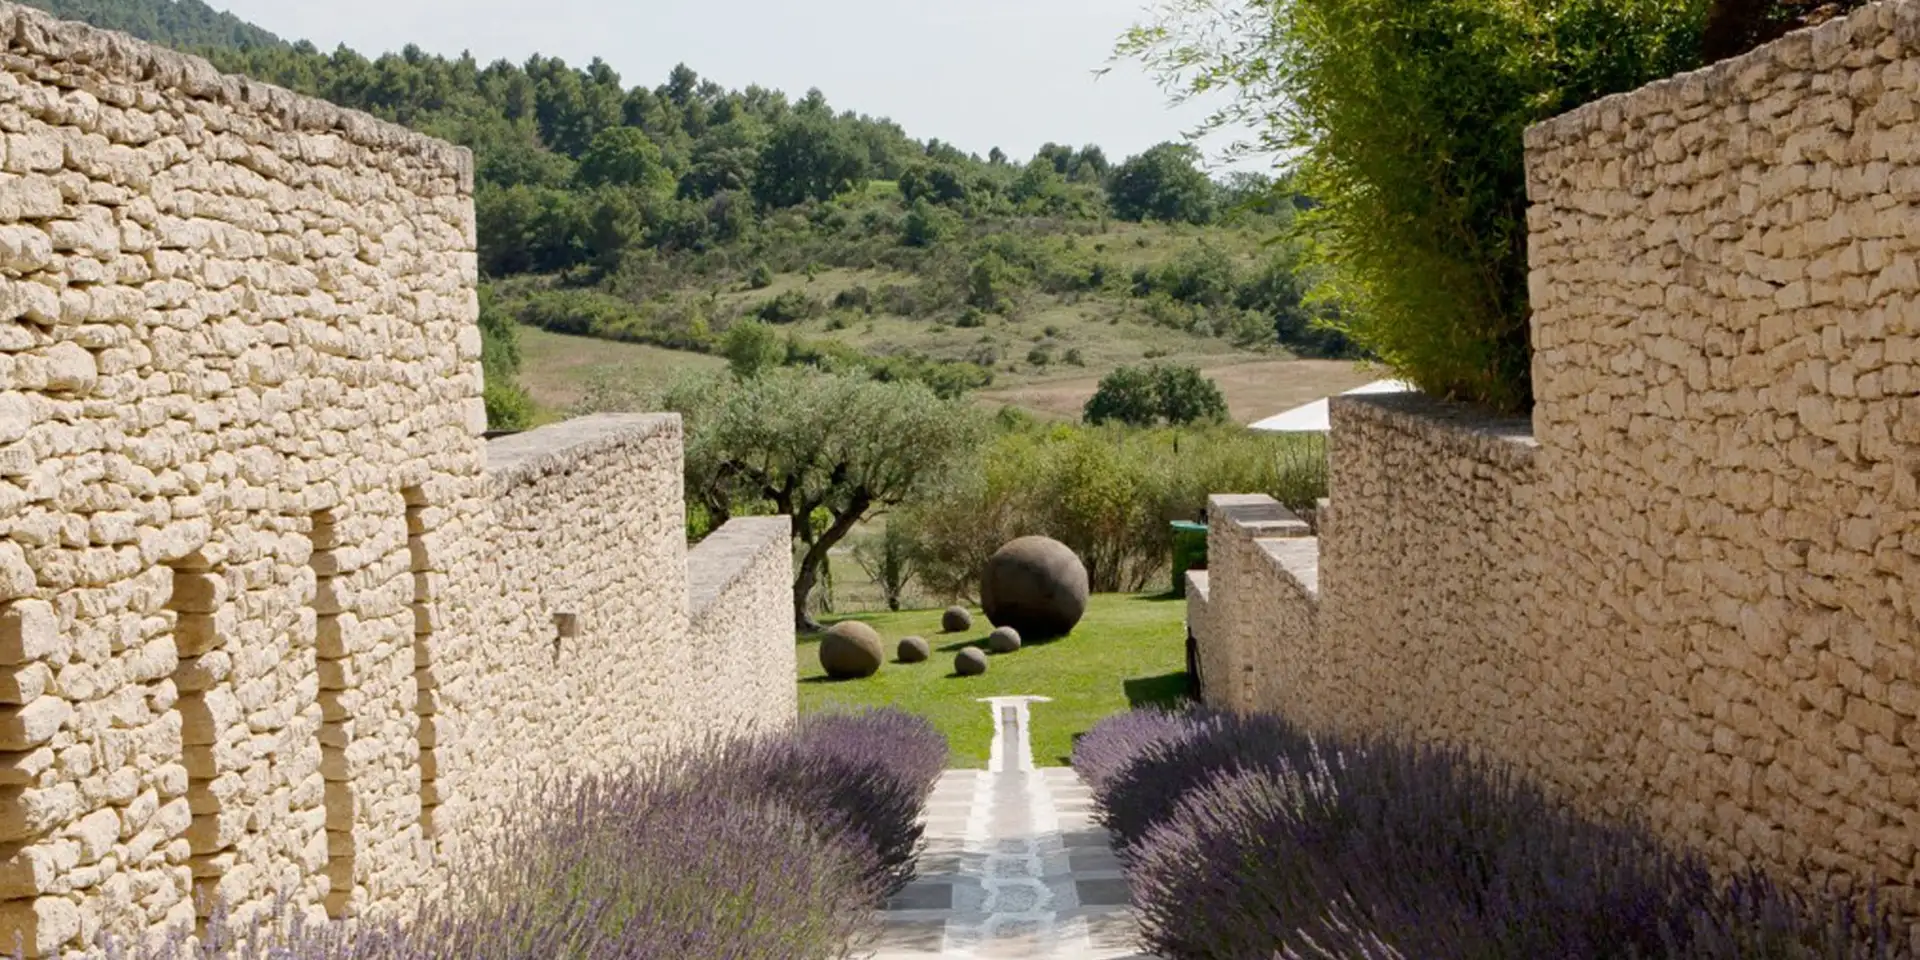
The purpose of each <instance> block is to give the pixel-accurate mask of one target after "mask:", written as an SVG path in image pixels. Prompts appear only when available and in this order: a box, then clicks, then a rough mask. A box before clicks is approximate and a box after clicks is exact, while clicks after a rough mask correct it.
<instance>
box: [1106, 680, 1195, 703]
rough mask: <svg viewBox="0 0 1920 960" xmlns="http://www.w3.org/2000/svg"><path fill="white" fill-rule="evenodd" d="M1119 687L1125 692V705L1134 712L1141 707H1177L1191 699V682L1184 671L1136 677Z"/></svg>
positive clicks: (1123, 682)
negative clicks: (1128, 705)
mask: <svg viewBox="0 0 1920 960" xmlns="http://www.w3.org/2000/svg"><path fill="white" fill-rule="evenodd" d="M1120 686H1121V688H1122V689H1124V690H1126V692H1127V703H1128V704H1130V705H1131V706H1132V707H1133V708H1134V709H1136V710H1137V709H1139V708H1141V707H1177V706H1180V705H1181V704H1183V703H1185V702H1187V701H1188V700H1190V699H1192V692H1191V691H1192V686H1191V681H1190V680H1189V679H1188V677H1187V672H1186V671H1185V670H1181V671H1179V672H1177V673H1163V674H1161V675H1160V676H1157V677H1136V678H1134V679H1132V680H1125V681H1122V682H1121V684H1120Z"/></svg>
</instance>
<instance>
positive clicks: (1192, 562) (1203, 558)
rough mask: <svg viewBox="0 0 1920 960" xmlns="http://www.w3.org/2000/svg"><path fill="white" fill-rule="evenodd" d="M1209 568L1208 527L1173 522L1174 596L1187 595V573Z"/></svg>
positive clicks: (1178, 521) (1188, 521) (1189, 522)
mask: <svg viewBox="0 0 1920 960" xmlns="http://www.w3.org/2000/svg"><path fill="white" fill-rule="evenodd" d="M1206 568H1207V525H1206V524H1204V523H1194V522H1192V521H1190V520H1175V521H1173V595H1174V596H1176V597H1184V596H1186V595H1187V571H1188V570H1205V569H1206Z"/></svg>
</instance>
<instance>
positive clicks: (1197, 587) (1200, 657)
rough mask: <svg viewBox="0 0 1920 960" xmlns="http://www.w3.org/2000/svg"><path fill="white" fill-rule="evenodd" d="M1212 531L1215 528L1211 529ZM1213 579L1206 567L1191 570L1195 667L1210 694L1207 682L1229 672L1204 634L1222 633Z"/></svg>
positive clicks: (1189, 607) (1217, 648)
mask: <svg viewBox="0 0 1920 960" xmlns="http://www.w3.org/2000/svg"><path fill="white" fill-rule="evenodd" d="M1209 533H1211V531H1209ZM1212 594H1213V581H1212V579H1211V578H1210V576H1209V575H1208V573H1207V571H1205V570H1188V571H1187V636H1189V637H1192V638H1193V639H1194V647H1195V649H1194V653H1195V661H1194V665H1193V666H1194V670H1195V671H1196V672H1197V673H1198V674H1199V677H1198V679H1199V681H1200V689H1201V696H1202V697H1203V698H1205V697H1207V696H1208V691H1207V689H1206V685H1207V684H1208V683H1210V682H1212V681H1213V678H1215V677H1221V676H1225V671H1226V667H1225V665H1223V664H1222V663H1221V662H1220V661H1221V655H1220V646H1219V645H1218V644H1213V643H1205V642H1203V639H1204V638H1207V637H1213V636H1217V635H1218V628H1217V627H1215V626H1214V624H1215V622H1216V621H1215V619H1214V615H1213V605H1212V603H1211V602H1210V600H1211V598H1212Z"/></svg>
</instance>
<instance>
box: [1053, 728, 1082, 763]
mask: <svg viewBox="0 0 1920 960" xmlns="http://www.w3.org/2000/svg"><path fill="white" fill-rule="evenodd" d="M1086 735H1087V734H1086V731H1084V730H1083V731H1081V732H1079V733H1076V734H1074V735H1073V736H1071V737H1068V738H1067V754H1066V756H1063V757H1054V758H1053V759H1054V761H1055V762H1057V763H1059V764H1060V765H1061V766H1063V767H1071V766H1073V751H1075V750H1077V749H1079V748H1080V738H1081V737H1084V736H1086Z"/></svg>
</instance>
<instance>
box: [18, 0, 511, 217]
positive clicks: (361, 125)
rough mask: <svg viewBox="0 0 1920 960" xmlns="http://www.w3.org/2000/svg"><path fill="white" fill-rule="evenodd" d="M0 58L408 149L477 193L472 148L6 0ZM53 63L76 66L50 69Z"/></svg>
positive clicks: (57, 76)
mask: <svg viewBox="0 0 1920 960" xmlns="http://www.w3.org/2000/svg"><path fill="white" fill-rule="evenodd" d="M0 56H4V57H5V58H6V60H7V66H8V67H9V68H11V69H15V70H19V71H21V72H24V73H28V74H32V75H36V76H37V77H38V78H39V79H42V80H45V81H47V82H49V83H53V84H55V85H57V86H64V87H75V86H81V83H80V80H81V79H82V76H83V75H84V73H91V74H94V75H96V76H98V77H100V78H102V79H104V80H106V81H108V82H111V83H124V84H128V85H152V86H153V87H154V88H156V89H158V90H160V91H161V92H163V93H168V92H171V93H177V94H179V95H181V96H184V97H187V98H190V99H194V100H202V101H206V102H210V103H215V104H219V105H221V106H224V107H229V108H233V109H236V110H243V111H246V112H248V113H252V114H256V115H263V116H266V117H270V118H272V119H274V120H277V121H279V122H280V123H281V124H282V125H283V126H284V127H285V129H287V130H289V131H298V132H308V133H331V134H335V135H337V136H339V137H341V138H343V139H345V140H346V141H348V142H349V143H353V144H356V145H358V146H362V147H367V148H370V149H374V150H380V151H383V152H398V153H404V154H408V155H411V156H414V157H417V158H419V159H421V160H424V161H426V162H428V163H431V164H434V165H436V166H439V167H441V168H442V169H444V170H446V171H447V172H448V173H449V174H452V175H453V176H454V177H455V178H456V179H458V181H459V183H460V189H461V191H462V192H463V193H469V194H470V193H472V192H473V152H472V151H471V150H469V149H467V148H466V147H459V146H455V145H453V144H451V143H448V142H446V141H445V140H440V139H438V138H435V137H429V136H427V135H426V134H423V133H417V132H415V131H413V130H409V129H407V128H406V127H403V126H400V125H399V124H396V123H389V122H387V121H385V120H381V119H379V118H377V117H374V116H371V115H369V114H365V113H361V112H360V111H358V110H349V109H347V108H345V107H341V106H338V105H336V104H332V103H328V102H327V101H325V100H321V99H318V98H316V97H309V96H306V95H304V94H299V93H294V92H293V91H291V90H287V89H285V88H282V87H276V86H274V85H273V84H270V83H262V82H261V81H259V80H255V79H252V78H250V77H242V76H236V75H232V74H223V73H221V72H220V71H219V70H218V69H216V68H215V67H214V65H213V64H211V63H209V62H208V61H207V60H205V59H204V58H201V57H196V56H193V55H192V54H186V53H180V52H178V51H175V50H169V49H167V48H166V47H161V46H156V45H154V44H151V43H147V42H146V41H144V40H139V39H136V38H134V37H132V36H129V35H128V34H125V33H120V32H118V31H115V30H102V29H99V28H97V27H93V26H89V25H87V24H85V23H80V22H78V21H72V20H61V19H59V18H57V17H54V16H53V15H51V14H49V13H46V12H44V11H41V10H37V9H34V8H32V7H23V6H20V5H18V4H13V3H7V2H5V0H0ZM49 63H52V64H57V65H70V68H71V69H70V70H62V69H61V67H60V66H55V67H53V68H51V69H49V67H48V66H47V64H49ZM89 92H97V91H91V90H90V91H89Z"/></svg>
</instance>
